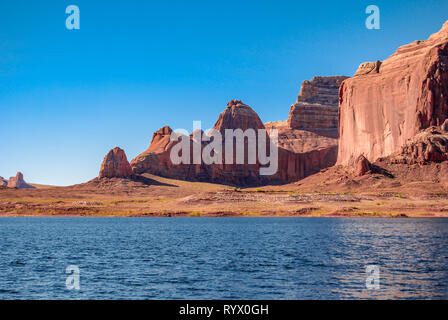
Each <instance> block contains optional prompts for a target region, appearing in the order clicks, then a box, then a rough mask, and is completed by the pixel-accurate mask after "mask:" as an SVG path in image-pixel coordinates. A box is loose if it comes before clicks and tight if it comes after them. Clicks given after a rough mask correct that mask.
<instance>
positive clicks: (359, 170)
mask: <svg viewBox="0 0 448 320" xmlns="http://www.w3.org/2000/svg"><path fill="white" fill-rule="evenodd" d="M370 170H371V164H370V162H369V160H367V159H366V157H364V156H363V155H360V156H359V157H358V159H356V162H355V175H356V176H358V177H361V176H364V175H365V174H367V173H368V172H369V171H370Z"/></svg>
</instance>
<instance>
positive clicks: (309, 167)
mask: <svg viewBox="0 0 448 320" xmlns="http://www.w3.org/2000/svg"><path fill="white" fill-rule="evenodd" d="M213 129H215V130H217V131H219V132H221V133H222V134H223V137H224V135H225V129H241V130H243V131H245V130H247V129H255V130H259V129H265V126H264V125H263V123H262V121H261V119H260V118H259V117H258V115H257V114H256V112H255V111H254V110H253V109H252V108H250V107H249V106H247V105H245V104H244V103H242V102H241V101H239V100H232V101H230V102H229V103H228V104H227V108H226V109H225V110H224V111H223V112H222V113H221V114H220V115H219V118H218V120H217V121H216V123H215V125H214V127H213ZM171 133H172V130H171V129H170V128H169V127H164V128H161V129H160V130H158V131H157V132H156V133H154V135H153V139H152V141H151V145H150V146H149V148H148V149H147V150H146V151H145V152H143V153H142V154H140V155H138V156H137V157H136V158H135V159H134V160H132V161H131V166H132V169H133V171H134V173H136V174H142V173H145V172H148V173H152V174H156V175H161V176H165V177H170V178H176V179H184V180H193V181H195V180H196V181H211V182H219V183H224V184H232V185H240V186H247V185H261V184H267V183H284V182H290V181H296V180H298V179H301V178H304V177H305V176H307V175H310V174H312V173H315V172H318V171H319V170H321V169H322V168H326V167H328V166H329V165H331V164H334V160H335V159H336V154H337V149H336V148H335V147H334V146H332V147H330V148H322V149H321V150H313V149H308V150H306V151H302V152H294V151H293V150H288V149H286V148H282V147H280V148H279V149H278V170H277V173H276V174H274V175H266V176H263V175H260V167H261V165H260V163H259V162H258V161H257V162H256V163H255V164H249V163H248V161H247V154H248V153H247V152H248V151H247V145H245V148H244V149H245V162H244V164H236V163H235V161H234V163H233V164H225V163H224V162H225V161H224V160H223V161H222V162H223V163H222V164H211V165H206V164H204V163H202V162H201V163H200V164H193V163H192V162H193V161H192V158H190V160H191V161H190V163H191V164H179V165H175V164H173V163H172V162H171V159H170V153H171V150H172V148H173V147H174V145H176V142H174V141H170V135H171ZM190 139H191V140H192V141H193V135H190ZM207 143H208V142H206V143H204V142H203V143H202V147H204V146H205V145H206V144H207ZM258 146H259V145H258V142H257V148H258ZM192 148H193V147H191V149H190V155H191V154H192ZM224 154H225V146H224V145H223V147H222V157H223V159H224ZM235 155H236V152H235V151H234V156H235ZM234 160H235V158H234Z"/></svg>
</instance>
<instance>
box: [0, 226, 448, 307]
mask: <svg viewBox="0 0 448 320" xmlns="http://www.w3.org/2000/svg"><path fill="white" fill-rule="evenodd" d="M0 239H1V242H0V299H358V298H363V299H396V298H403V299H404V298H405V299H417V298H418V299H440V298H445V299H447V298H448V219H445V220H444V219H344V218H0ZM69 265H76V266H77V267H78V268H79V270H80V274H79V283H80V289H79V290H68V289H67V287H66V278H67V277H68V276H70V274H66V268H67V266H69ZM367 265H377V266H378V268H379V286H380V288H379V289H373V290H369V289H367V288H366V278H367V276H368V275H369V274H367V273H366V266H367ZM368 283H369V284H371V283H373V282H372V281H370V280H369V281H368Z"/></svg>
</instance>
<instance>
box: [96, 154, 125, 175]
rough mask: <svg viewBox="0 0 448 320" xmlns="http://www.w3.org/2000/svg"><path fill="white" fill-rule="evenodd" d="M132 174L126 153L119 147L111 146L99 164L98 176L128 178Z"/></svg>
mask: <svg viewBox="0 0 448 320" xmlns="http://www.w3.org/2000/svg"><path fill="white" fill-rule="evenodd" d="M130 176H132V168H131V166H130V165H129V162H128V159H127V157H126V153H125V152H124V151H123V150H122V149H120V148H119V147H116V148H113V149H112V150H110V151H109V153H108V154H107V155H106V157H105V158H104V161H103V163H102V164H101V169H100V174H99V176H98V177H99V178H100V179H101V178H128V177H130Z"/></svg>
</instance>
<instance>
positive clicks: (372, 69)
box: [354, 60, 381, 77]
mask: <svg viewBox="0 0 448 320" xmlns="http://www.w3.org/2000/svg"><path fill="white" fill-rule="evenodd" d="M380 66H381V61H379V60H378V61H376V62H364V63H362V64H361V65H360V66H359V68H358V70H357V71H356V73H355V75H354V77H357V76H362V75H365V74H370V73H378V72H380Z"/></svg>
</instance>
